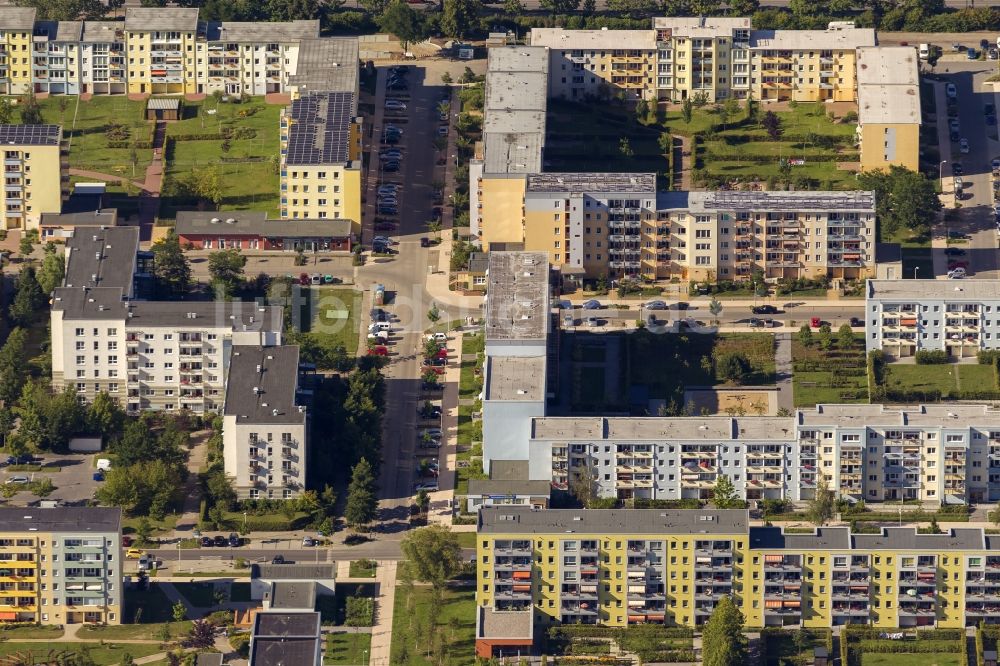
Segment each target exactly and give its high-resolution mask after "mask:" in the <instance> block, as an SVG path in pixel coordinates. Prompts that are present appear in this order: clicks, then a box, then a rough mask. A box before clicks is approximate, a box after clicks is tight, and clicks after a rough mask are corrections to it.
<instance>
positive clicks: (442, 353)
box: [434, 348, 448, 358]
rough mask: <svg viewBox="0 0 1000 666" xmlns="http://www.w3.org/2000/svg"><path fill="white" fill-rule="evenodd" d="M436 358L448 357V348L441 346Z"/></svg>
mask: <svg viewBox="0 0 1000 666" xmlns="http://www.w3.org/2000/svg"><path fill="white" fill-rule="evenodd" d="M434 358H448V350H447V349H444V348H441V349H439V350H438V353H437V354H435V355H434Z"/></svg>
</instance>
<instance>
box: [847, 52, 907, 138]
mask: <svg viewBox="0 0 1000 666" xmlns="http://www.w3.org/2000/svg"><path fill="white" fill-rule="evenodd" d="M857 72H858V120H859V122H860V123H861V124H862V125H864V124H865V123H875V124H886V125H891V124H920V88H919V86H920V71H919V65H918V62H917V50H916V49H915V48H913V47H912V46H877V47H866V48H860V49H858V60H857Z"/></svg>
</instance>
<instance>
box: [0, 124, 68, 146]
mask: <svg viewBox="0 0 1000 666" xmlns="http://www.w3.org/2000/svg"><path fill="white" fill-rule="evenodd" d="M59 135H60V130H59V125H0V143H8V144H10V143H13V144H26V145H30V146H57V145H59Z"/></svg>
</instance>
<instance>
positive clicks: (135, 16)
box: [125, 7, 198, 32]
mask: <svg viewBox="0 0 1000 666" xmlns="http://www.w3.org/2000/svg"><path fill="white" fill-rule="evenodd" d="M125 29H126V30H128V31H130V32H146V31H157V32H163V31H167V30H176V31H179V32H197V30H198V9H197V8H196V7H195V8H187V7H126V9H125Z"/></svg>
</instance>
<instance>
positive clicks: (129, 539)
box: [122, 536, 132, 548]
mask: <svg viewBox="0 0 1000 666" xmlns="http://www.w3.org/2000/svg"><path fill="white" fill-rule="evenodd" d="M131 545H132V537H130V536H123V537H122V548H128V547H129V546H131Z"/></svg>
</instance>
